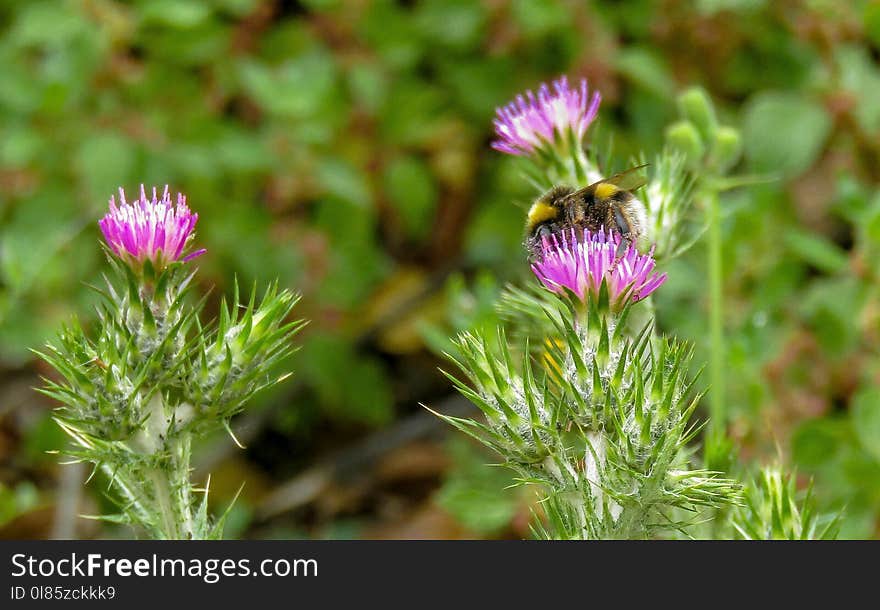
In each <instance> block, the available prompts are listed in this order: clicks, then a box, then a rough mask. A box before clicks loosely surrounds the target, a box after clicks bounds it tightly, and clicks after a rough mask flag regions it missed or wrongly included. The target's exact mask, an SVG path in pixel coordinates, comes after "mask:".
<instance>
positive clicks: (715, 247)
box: [704, 189, 727, 456]
mask: <svg viewBox="0 0 880 610" xmlns="http://www.w3.org/2000/svg"><path fill="white" fill-rule="evenodd" d="M704 202H705V209H706V221H707V224H708V265H709V340H710V350H711V353H710V360H709V377H710V383H711V386H710V389H709V424H708V426H709V427H708V432H707V439H706V445H707V451H706V454H707V455H710V456H711V455H713V454H714V452H713V451H712V449H713V447H715V446H717V444H718V443H720V442H721V441H722V439H723V436H724V429H725V427H726V421H727V413H726V410H725V404H724V394H725V379H724V366H725V365H724V361H725V346H724V324H723V323H724V309H723V306H724V303H723V300H722V287H723V280H724V268H723V263H722V258H721V257H722V252H721V202H720V199H719V197H718V192H717V191H715V190H712V189H707V190H706V192H705V193H704Z"/></svg>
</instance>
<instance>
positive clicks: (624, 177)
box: [599, 163, 649, 191]
mask: <svg viewBox="0 0 880 610" xmlns="http://www.w3.org/2000/svg"><path fill="white" fill-rule="evenodd" d="M648 165H649V164H648V163H642V164H641V165H636V166H635V167H631V168H629V169H628V170H626V171H625V172H620V173H619V174H614V175H613V176H611V177H610V178H605V180H600V181H599V182H607V183H608V184H613V185H614V186H616V187H617V188H619V189H621V190H623V191H634V190H636V189H637V188H641V187H643V186H645V184H647V182H648V178H647V177H646V176H644V175H643V174H642V173H641V172H639V170H640V169H644V168H646V167H648Z"/></svg>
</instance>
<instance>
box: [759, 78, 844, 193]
mask: <svg viewBox="0 0 880 610" xmlns="http://www.w3.org/2000/svg"><path fill="white" fill-rule="evenodd" d="M743 113H744V115H743V144H744V147H745V154H746V158H747V159H748V160H749V162H750V164H751V166H752V168H753V169H755V170H756V171H761V172H772V173H781V174H784V175H786V176H794V175H797V174H800V173H801V172H803V171H804V170H806V169H807V168H808V167H810V166H811V165H812V164H813V163H814V162H815V161H816V159H817V158H818V157H819V154H820V153H821V151H822V145H823V144H824V143H825V140H826V139H827V138H828V134H829V132H830V131H831V119H830V118H829V117H828V114H827V113H826V112H825V110H824V108H822V106H821V105H820V104H818V103H817V102H814V101H811V100H810V99H808V98H806V97H804V96H803V95H801V94H797V93H787V92H774V91H766V92H760V93H757V94H755V95H754V96H753V97H752V98H750V99H749V101H748V103H747V104H746V107H745V110H744V111H743Z"/></svg>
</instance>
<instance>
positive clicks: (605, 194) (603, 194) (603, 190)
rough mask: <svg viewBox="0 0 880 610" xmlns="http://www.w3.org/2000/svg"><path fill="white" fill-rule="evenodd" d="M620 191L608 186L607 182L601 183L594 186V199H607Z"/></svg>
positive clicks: (610, 185)
mask: <svg viewBox="0 0 880 610" xmlns="http://www.w3.org/2000/svg"><path fill="white" fill-rule="evenodd" d="M619 190H620V189H619V188H617V187H616V186H614V185H613V184H610V183H608V182H601V183H599V184H597V185H596V198H597V199H608V198H609V197H611V196H612V195H614V194H615V193H617V191H619Z"/></svg>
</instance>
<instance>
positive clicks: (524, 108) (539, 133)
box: [492, 76, 602, 155]
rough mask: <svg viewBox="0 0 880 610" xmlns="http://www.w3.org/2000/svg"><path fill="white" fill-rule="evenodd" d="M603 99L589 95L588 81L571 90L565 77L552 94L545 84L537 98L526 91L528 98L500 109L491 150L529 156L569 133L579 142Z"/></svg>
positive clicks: (517, 99) (597, 94)
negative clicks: (495, 135) (568, 131)
mask: <svg viewBox="0 0 880 610" xmlns="http://www.w3.org/2000/svg"><path fill="white" fill-rule="evenodd" d="M601 100H602V96H600V95H599V93H598V92H595V93H593V95H592V97H590V96H589V91H588V89H587V79H581V84H580V88H578V89H569V87H568V79H567V78H566V77H565V76H563V77H561V78H560V79H559V80H556V81H553V91H552V92H551V91H550V87H548V86H547V84H546V83H543V84H542V85H541V87H540V88H539V89H538V94H537V95H535V94H534V93H532V92H531V91H526V93H525V97H523V96H522V95H517V96H516V100H515V101H513V102H511V103H510V104H508V105H507V106H505V107H503V108H497V109H496V110H495V114H496V115H497V116H496V118H495V120H494V121H493V122H494V124H495V133H496V134H497V136H498V139H497V140H495V141H494V142H492V148H494V149H495V150H500V151H501V152H504V153H507V154H510V155H530V154H532V153H533V152H534V151H535V149H536V148H543V147H544V146H547V145H548V144H550V143H552V142H553V141H554V140H555V139H556V138H558V137H560V136H561V135H562V134H564V133H565V132H566V131H567V130H570V131H571V132H572V133H574V135H575V136H576V138H577V141H578V142H580V141H581V140H582V139H583V137H584V134H585V133H586V131H587V128H588V127H589V126H590V124H591V123H592V122H593V120H595V118H596V113H597V112H598V111H599V102H600V101H601Z"/></svg>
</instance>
